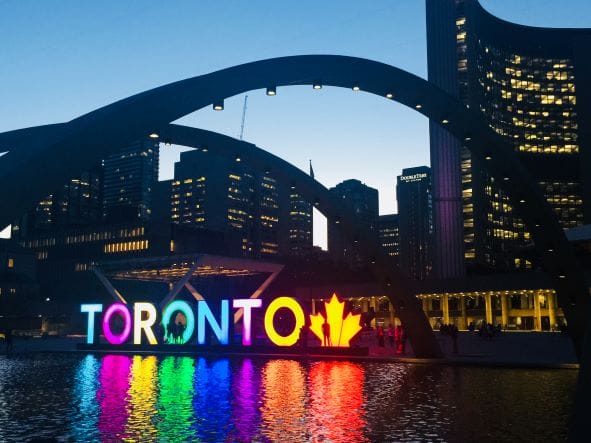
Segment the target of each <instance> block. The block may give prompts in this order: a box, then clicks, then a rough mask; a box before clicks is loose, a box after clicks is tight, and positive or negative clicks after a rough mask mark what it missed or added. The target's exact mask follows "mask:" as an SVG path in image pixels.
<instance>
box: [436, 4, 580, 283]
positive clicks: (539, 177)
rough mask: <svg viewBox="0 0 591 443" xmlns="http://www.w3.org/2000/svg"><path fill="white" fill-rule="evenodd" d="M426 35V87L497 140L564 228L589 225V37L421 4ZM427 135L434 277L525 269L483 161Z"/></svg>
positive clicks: (521, 235)
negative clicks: (483, 122)
mask: <svg viewBox="0 0 591 443" xmlns="http://www.w3.org/2000/svg"><path fill="white" fill-rule="evenodd" d="M427 37H428V38H427V41H428V61H429V80H430V81H432V82H434V83H435V84H437V85H438V86H440V87H441V88H443V89H445V90H446V91H447V92H449V93H451V94H453V95H455V96H456V97H458V98H459V99H461V100H462V101H463V102H464V103H465V104H466V106H468V107H469V108H471V109H476V110H478V111H479V112H482V113H483V115H484V116H485V117H486V119H487V120H488V123H489V126H490V127H491V129H492V130H494V131H495V132H497V133H498V134H500V135H502V136H503V137H505V138H506V140H507V142H508V143H510V144H511V145H512V146H513V148H514V149H515V151H517V152H518V154H519V157H520V160H521V161H522V162H523V163H524V164H525V166H526V167H527V169H528V172H529V173H530V174H531V175H532V177H533V179H534V180H535V181H536V182H537V183H538V184H539V187H540V191H541V192H542V193H543V194H544V196H545V197H546V200H547V201H548V203H549V204H550V205H551V206H552V208H553V209H554V212H555V214H556V216H557V217H558V220H559V221H560V223H561V225H562V226H563V227H564V228H565V229H568V228H572V227H576V226H579V225H581V224H583V223H589V220H590V216H591V214H590V213H589V204H591V198H590V191H591V187H590V186H589V183H588V180H589V179H588V178H587V177H586V175H588V174H586V171H587V170H588V169H589V166H591V164H590V162H589V158H588V157H589V153H588V150H589V148H590V147H591V146H590V143H589V129H590V117H591V115H590V112H589V106H590V105H591V100H590V94H589V89H591V84H590V83H591V82H590V81H589V78H591V64H590V63H589V61H588V56H587V53H586V51H587V50H586V49H585V48H588V44H589V43H590V42H591V31H590V30H583V29H544V28H533V27H527V26H521V25H516V24H512V23H508V22H506V21H503V20H500V19H498V18H496V17H494V16H492V15H491V14H489V13H488V12H487V11H485V10H484V9H483V8H482V6H481V5H480V4H479V3H478V1H477V0H427ZM430 137H431V160H432V168H433V176H434V210H435V225H436V227H437V230H436V256H435V269H436V272H437V274H438V275H439V276H441V277H457V276H459V275H461V274H462V273H463V271H464V265H463V264H462V266H460V263H461V262H462V259H463V262H464V264H465V265H467V266H468V268H469V269H470V268H472V269H482V268H484V269H495V270H511V269H528V268H531V267H532V263H531V262H530V260H529V258H528V257H527V256H526V255H525V254H523V253H522V249H523V248H524V246H526V245H527V244H528V243H529V241H530V236H529V233H528V232H527V230H526V229H525V227H524V224H523V222H522V220H521V219H520V218H519V217H517V216H516V215H515V214H514V211H513V206H512V203H511V202H510V201H509V200H508V199H507V197H506V195H505V194H504V193H503V191H502V189H501V186H499V183H495V181H494V180H493V178H492V177H490V176H489V175H488V174H487V173H486V172H485V170H484V167H483V163H484V162H485V161H486V159H485V158H477V157H474V156H473V155H471V154H470V152H469V151H468V150H467V148H465V147H463V146H462V145H461V143H459V142H458V141H457V140H455V139H454V138H453V137H452V136H450V135H449V134H447V133H446V132H445V130H443V128H441V127H440V126H439V125H438V124H437V123H436V122H431V123H430ZM452 218H455V219H458V220H460V221H461V222H462V223H453V222H450V219H452ZM442 251H445V252H442ZM450 264H451V265H450Z"/></svg>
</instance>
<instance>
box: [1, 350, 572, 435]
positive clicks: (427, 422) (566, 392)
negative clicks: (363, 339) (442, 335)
mask: <svg viewBox="0 0 591 443" xmlns="http://www.w3.org/2000/svg"><path fill="white" fill-rule="evenodd" d="M576 375H577V373H576V371H571V370H524V369H497V368H476V367H456V366H444V365H414V364H404V363H372V362H363V363H359V362H342V361H341V362H338V361H315V362H309V363H306V362H301V361H296V360H289V359H270V360H269V359H252V358H236V359H234V358H232V359H227V358H219V359H211V358H207V359H206V358H199V357H174V356H166V357H156V356H125V355H105V356H94V355H70V354H37V355H29V356H21V357H11V358H6V357H0V441H3V442H4V441H7V442H11V441H15V442H17V441H18V442H22V441H28V440H30V439H32V438H34V437H54V438H56V439H58V440H63V441H68V439H70V440H71V441H142V442H144V441H171V442H177V441H213V442H221V441H244V442H250V441H280V442H292V441H293V442H301V441H326V442H363V441H451V442H453V441H462V442H464V441H521V440H540V441H542V440H543V441H563V440H566V436H567V430H568V417H569V414H570V407H571V402H572V396H573V392H574V388H575V383H576Z"/></svg>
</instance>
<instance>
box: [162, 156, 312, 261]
mask: <svg viewBox="0 0 591 443" xmlns="http://www.w3.org/2000/svg"><path fill="white" fill-rule="evenodd" d="M237 160H238V159H237ZM237 160H229V159H227V158H223V157H219V156H216V155H214V154H211V153H209V152H208V151H207V149H206V150H203V149H196V150H193V151H188V152H184V153H182V154H181V160H180V162H178V163H176V164H175V178H174V180H173V182H172V191H171V192H172V194H171V218H172V222H173V223H175V224H181V225H185V226H193V227H198V228H203V229H208V230H210V231H217V232H223V233H224V234H225V236H226V239H228V238H229V239H230V240H231V239H232V238H233V237H234V238H236V237H237V238H238V241H239V248H240V251H234V252H235V253H236V252H238V253H239V254H240V255H243V256H247V257H273V256H285V255H298V254H299V253H300V251H302V249H303V248H304V247H305V245H306V244H307V243H309V245H310V247H311V241H312V238H311V221H308V220H311V205H309V204H307V203H306V202H305V201H303V200H302V199H301V196H300V195H299V194H298V192H297V189H295V188H289V189H288V188H287V186H285V185H283V184H280V183H279V182H278V181H277V180H276V179H275V177H274V176H273V174H272V172H270V171H261V170H257V169H255V168H253V167H252V166H250V165H248V164H247V163H246V162H244V161H237Z"/></svg>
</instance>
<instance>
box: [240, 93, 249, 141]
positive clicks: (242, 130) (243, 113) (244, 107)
mask: <svg viewBox="0 0 591 443" xmlns="http://www.w3.org/2000/svg"><path fill="white" fill-rule="evenodd" d="M247 103H248V94H246V95H245V96H244V106H242V124H241V125H240V140H242V136H243V135H244V121H245V120H246V105H247Z"/></svg>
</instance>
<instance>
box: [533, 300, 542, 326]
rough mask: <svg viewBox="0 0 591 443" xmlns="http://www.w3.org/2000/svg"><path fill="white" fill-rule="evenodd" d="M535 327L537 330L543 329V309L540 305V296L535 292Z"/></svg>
mask: <svg viewBox="0 0 591 443" xmlns="http://www.w3.org/2000/svg"><path fill="white" fill-rule="evenodd" d="M534 329H535V330H536V331H541V330H542V309H541V307H540V296H539V294H538V293H537V292H534Z"/></svg>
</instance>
